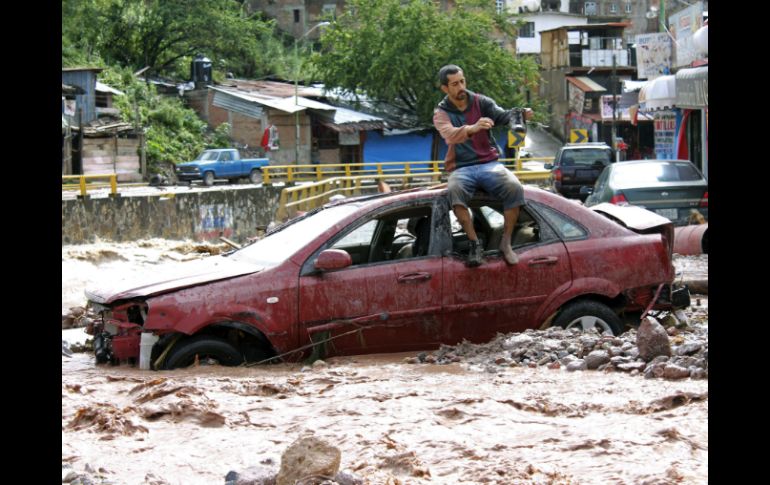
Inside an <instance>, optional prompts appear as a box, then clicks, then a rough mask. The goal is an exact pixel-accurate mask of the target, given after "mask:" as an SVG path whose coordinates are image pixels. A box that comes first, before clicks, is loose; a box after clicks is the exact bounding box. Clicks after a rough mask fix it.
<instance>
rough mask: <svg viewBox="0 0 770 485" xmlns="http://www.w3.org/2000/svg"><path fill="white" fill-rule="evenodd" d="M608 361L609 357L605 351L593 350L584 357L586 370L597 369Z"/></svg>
mask: <svg viewBox="0 0 770 485" xmlns="http://www.w3.org/2000/svg"><path fill="white" fill-rule="evenodd" d="M609 361H610V355H609V354H608V353H607V351H606V350H594V351H593V352H591V353H590V354H588V355H586V357H585V364H586V368H588V369H591V370H593V369H597V368H599V366H601V365H604V364H606V363H608V362H609Z"/></svg>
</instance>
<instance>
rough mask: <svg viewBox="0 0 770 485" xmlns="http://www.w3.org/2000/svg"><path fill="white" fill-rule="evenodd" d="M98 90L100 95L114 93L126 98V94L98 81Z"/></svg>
mask: <svg viewBox="0 0 770 485" xmlns="http://www.w3.org/2000/svg"><path fill="white" fill-rule="evenodd" d="M96 90H97V91H99V92H100V93H112V94H117V95H118V96H125V94H126V93H124V92H123V91H119V90H117V89H115V88H113V87H111V86H107V85H106V84H104V83H100V82H99V81H96Z"/></svg>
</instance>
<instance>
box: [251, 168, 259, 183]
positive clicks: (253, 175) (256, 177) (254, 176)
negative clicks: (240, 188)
mask: <svg viewBox="0 0 770 485" xmlns="http://www.w3.org/2000/svg"><path fill="white" fill-rule="evenodd" d="M249 181H250V182H251V183H252V184H261V183H262V170H259V169H257V168H255V169H254V170H252V171H251V173H250V174H249Z"/></svg>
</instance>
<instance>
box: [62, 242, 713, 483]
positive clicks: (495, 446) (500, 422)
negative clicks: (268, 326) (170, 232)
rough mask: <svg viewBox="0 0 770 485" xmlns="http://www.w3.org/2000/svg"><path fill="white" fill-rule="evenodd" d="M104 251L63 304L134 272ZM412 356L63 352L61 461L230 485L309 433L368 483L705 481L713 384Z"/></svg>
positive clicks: (123, 258) (76, 260)
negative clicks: (138, 364)
mask: <svg viewBox="0 0 770 485" xmlns="http://www.w3.org/2000/svg"><path fill="white" fill-rule="evenodd" d="M78 251H81V252H78ZM99 251H101V253H100V254H101V256H99V257H100V258H101V259H102V263H104V264H106V265H109V266H103V267H101V269H100V265H99V263H97V262H94V257H89V256H88V255H87V251H86V250H85V249H83V248H81V249H80V250H75V249H72V248H68V249H67V253H66V254H67V256H66V257H65V249H64V248H63V249H62V269H63V273H66V272H67V269H68V268H70V269H71V270H75V269H77V270H78V271H76V272H75V273H73V275H72V280H71V283H70V282H67V281H65V277H64V276H63V278H62V294H63V295H62V296H63V301H62V307H63V309H64V307H65V306H67V305H70V302H69V301H67V299H68V296H69V295H76V294H77V292H78V291H79V292H80V295H82V288H78V285H79V284H80V283H81V282H82V281H86V280H89V279H90V278H92V276H90V275H89V273H88V272H87V271H86V270H91V269H92V270H94V271H95V272H101V271H104V268H105V267H109V268H111V270H112V271H119V269H118V268H119V266H115V264H116V262H126V263H133V264H134V266H136V262H137V261H132V258H134V257H133V256H131V255H130V254H129V253H130V252H129V253H127V252H126V251H124V250H115V249H108V248H106V247H101V248H100V249H99ZM162 252H163V251H160V252H159V253H162ZM135 253H136V254H138V255H140V256H136V258H137V259H142V258H146V255H145V254H144V252H143V251H142V250H141V248H137V249H136V251H135ZM78 254H80V255H84V256H82V257H78V256H77V255H78ZM175 258H176V256H174V257H172V258H171V259H175ZM139 263H140V266H142V265H143V264H145V263H143V262H142V261H139ZM147 264H154V263H147ZM126 271H128V270H126ZM93 277H94V278H95V277H96V275H93ZM101 277H102V278H103V277H104V275H102V276H101ZM71 298H72V299H73V301H78V300H77V298H79V297H77V296H71ZM703 299H704V303H705V302H707V298H705V297H703ZM414 355H415V354H414V353H401V354H388V355H370V356H356V357H337V358H331V359H328V360H327V361H326V363H327V365H326V366H323V365H320V366H316V367H312V368H304V369H303V367H302V365H301V364H278V365H272V366H262V367H253V368H244V367H240V368H225V367H218V366H200V367H193V368H188V369H182V370H174V371H161V372H150V371H141V370H139V369H136V368H132V367H128V366H96V365H95V364H94V362H93V357H92V355H90V354H82V353H76V354H74V355H73V357H72V358H66V357H62V463H63V464H68V465H70V466H71V467H72V470H74V471H76V472H78V473H81V472H84V470H91V471H90V472H89V476H90V477H91V480H92V481H93V483H113V484H145V483H151V484H224V482H225V475H226V474H227V473H228V472H229V471H231V470H236V471H241V470H244V469H246V468H248V467H251V466H255V465H259V464H267V465H271V466H274V467H275V468H276V470H277V468H278V466H279V465H280V459H281V454H282V453H283V451H284V450H285V449H286V448H287V447H288V446H289V445H290V444H291V443H292V442H294V441H295V440H296V439H297V438H298V437H300V436H303V435H305V434H309V433H312V434H314V435H316V436H318V437H320V438H323V439H324V440H326V441H327V442H328V443H330V444H332V445H334V446H337V447H338V448H339V449H340V450H341V452H342V462H341V469H342V470H347V471H350V472H353V473H355V474H356V475H358V476H359V477H361V478H363V479H364V481H365V483H370V484H389V485H395V484H404V485H406V484H447V485H449V484H518V483H521V484H548V483H554V484H607V483H613V484H668V483H707V481H708V380H707V379H689V378H687V379H681V380H675V381H672V380H665V379H645V378H644V377H643V376H642V375H641V374H637V375H630V374H625V373H619V372H600V371H583V372H567V371H566V370H565V369H564V368H560V369H549V368H547V367H537V368H529V367H526V366H519V367H511V368H505V367H501V368H499V369H497V370H496V371H495V372H493V373H492V372H489V371H487V370H485V369H481V368H477V367H474V366H472V365H470V364H468V363H465V362H462V363H455V364H449V365H438V364H419V365H414V364H407V363H404V359H405V358H407V357H411V356H414Z"/></svg>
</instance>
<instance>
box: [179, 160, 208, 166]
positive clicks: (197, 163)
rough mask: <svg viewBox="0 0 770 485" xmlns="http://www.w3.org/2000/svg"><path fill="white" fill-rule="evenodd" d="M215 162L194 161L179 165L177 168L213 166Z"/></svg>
mask: <svg viewBox="0 0 770 485" xmlns="http://www.w3.org/2000/svg"><path fill="white" fill-rule="evenodd" d="M213 163H215V162H214V160H193V161H191V162H184V163H177V164H176V166H177V167H197V166H199V165H212V164H213Z"/></svg>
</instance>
